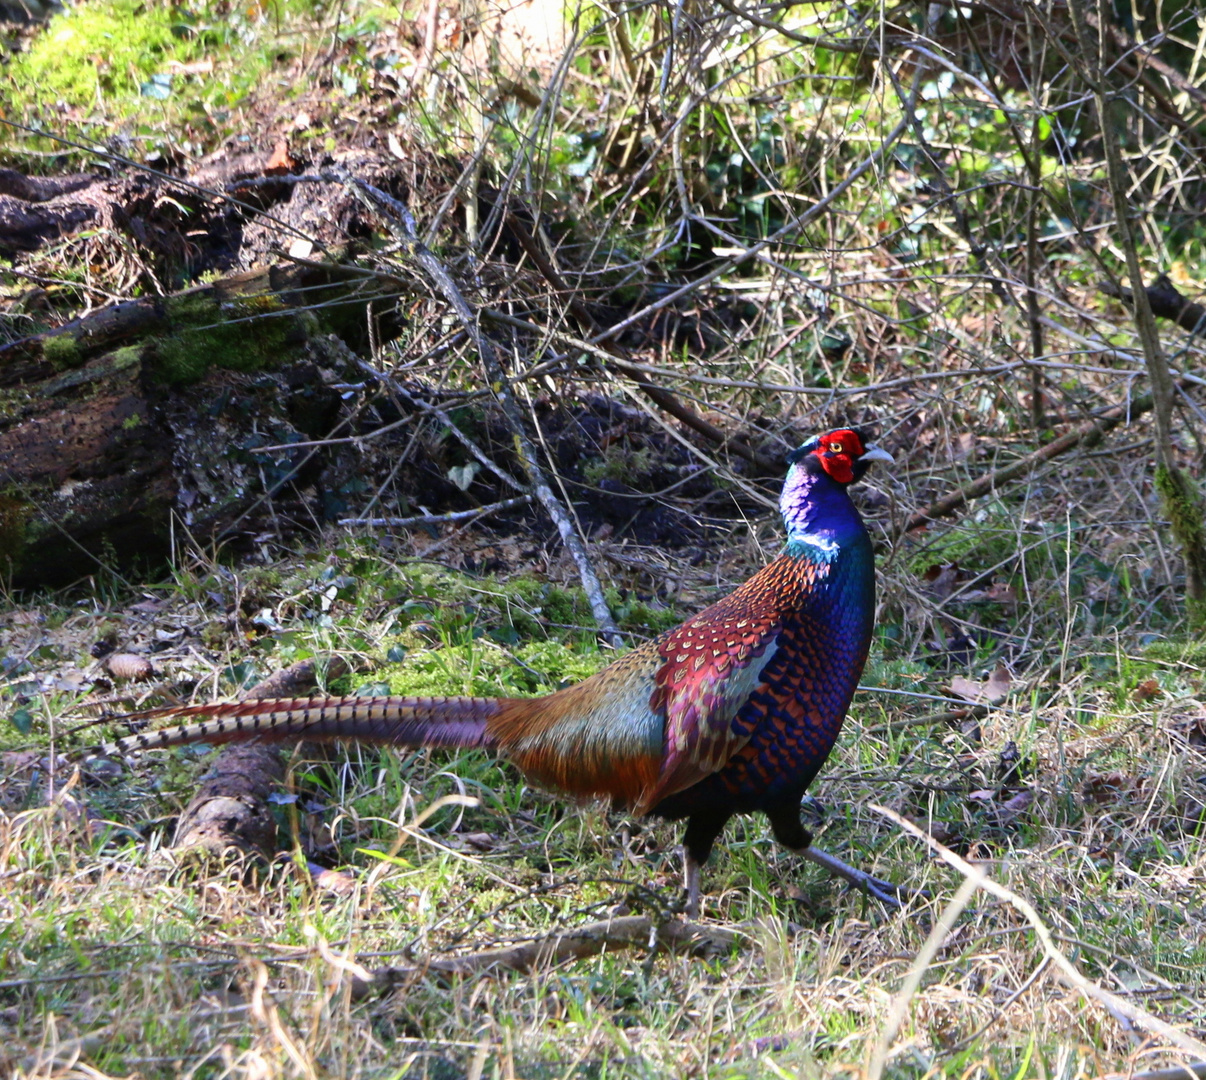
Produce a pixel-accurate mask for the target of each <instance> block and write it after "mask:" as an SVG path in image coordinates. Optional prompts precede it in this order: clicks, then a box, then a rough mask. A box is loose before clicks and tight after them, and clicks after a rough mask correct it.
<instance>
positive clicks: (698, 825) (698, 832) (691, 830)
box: [683, 814, 728, 919]
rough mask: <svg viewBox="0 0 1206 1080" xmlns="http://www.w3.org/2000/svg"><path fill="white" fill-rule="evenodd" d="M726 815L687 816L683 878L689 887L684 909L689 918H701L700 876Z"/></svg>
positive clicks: (722, 828)
mask: <svg viewBox="0 0 1206 1080" xmlns="http://www.w3.org/2000/svg"><path fill="white" fill-rule="evenodd" d="M727 820H728V815H725V816H724V817H719V818H718V817H711V816H708V817H701V816H700V815H699V814H692V815H691V816H690V817H689V818H687V831H686V832H685V833H683V878H684V884H685V885H686V887H687V906H686V908H685V909H684V910H685V912H686V915H687V918H689V919H697V918H699V876H700V871H701V870H702V869H703V864H704V863H706V862H707V861H708V856H709V855H711V854H712V845H713V844H714V843H715V842H716V837H718V836H719V835H720V834H721V832H722V831H723V830H724V823H725V822H726V821H727Z"/></svg>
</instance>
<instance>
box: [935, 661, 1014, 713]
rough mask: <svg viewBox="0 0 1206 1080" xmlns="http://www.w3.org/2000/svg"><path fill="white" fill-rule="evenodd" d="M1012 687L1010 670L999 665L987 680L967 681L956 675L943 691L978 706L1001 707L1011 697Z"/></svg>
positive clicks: (1001, 664)
mask: <svg viewBox="0 0 1206 1080" xmlns="http://www.w3.org/2000/svg"><path fill="white" fill-rule="evenodd" d="M1012 685H1013V676H1012V675H1010V674H1009V668H1007V667H1006V666H1005V665H1004V664H1003V663H998V664H997V666H996V667H995V668H994V669H993V672H992V674H991V675H989V677H988V678H987V679H984V680H979V679H965V678H964V677H963V676H962V675H956V676H955V677H954V678H953V679H951V681H950V685H949V686H946V687H944V688H943V689H944V690H945V691H946V692H947V693H950V694H954V695H955V697H961V698H963V699H964V700H965V701H970V702H973V703H974V704H976V705H999V704H1000V703H1001V702H1002V701H1004V700H1005V699H1006V698H1007V697H1008V696H1009V689H1010V687H1011V686H1012Z"/></svg>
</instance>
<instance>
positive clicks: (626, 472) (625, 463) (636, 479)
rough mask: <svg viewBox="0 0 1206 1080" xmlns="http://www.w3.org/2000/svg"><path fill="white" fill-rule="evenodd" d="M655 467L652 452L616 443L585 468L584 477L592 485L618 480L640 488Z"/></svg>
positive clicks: (583, 470)
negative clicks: (602, 481)
mask: <svg viewBox="0 0 1206 1080" xmlns="http://www.w3.org/2000/svg"><path fill="white" fill-rule="evenodd" d="M653 467H654V459H653V451H652V450H649V449H648V448H643V449H640V450H634V449H632V447H630V446H628V445H626V444H625V443H622V442H614V443H612V444H611V445H609V446H608V447H607V450H606V451H605V452H604V454H603V456H602V457H598V458H594V459H593V460H591V461H588V462H587V463H586V464H585V465H584V466H583V468H582V475H583V476H584V477H586V479H587V480H589V481H590V482H591V483H592V484H597V483H598V482H599V481H600V480H616V481H619V482H620V483H622V484H628V485H629V486H630V487H635V488H639V487H640V486H641V482H642V481H643V480H645V479H646V478H647V477H648V476H649V474H650V473H651V472H653Z"/></svg>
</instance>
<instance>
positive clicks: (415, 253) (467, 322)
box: [340, 173, 623, 646]
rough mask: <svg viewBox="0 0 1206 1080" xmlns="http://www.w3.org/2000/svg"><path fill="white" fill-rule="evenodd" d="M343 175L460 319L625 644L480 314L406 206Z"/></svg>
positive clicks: (588, 588) (599, 603)
mask: <svg viewBox="0 0 1206 1080" xmlns="http://www.w3.org/2000/svg"><path fill="white" fill-rule="evenodd" d="M340 176H341V179H342V180H343V182H344V183H345V184H346V185H347V186H348V187H349V188H350V189H351V190H352V191H354V192H356V194H357V195H358V196H359V197H360V198H361V199H362V200H363V201H364V202H365V203H367V205H369V206H370V207H372V208H373V209H375V210H377V211H378V212H379V213H381V214H382V216H383V217H384V218H385V220H386V222H387V223H388V225H389V227H390V231H391V232H393V234H394V235H395V237H397V238H398V239H399V240H401V241H403V242H404V243H405V244H406V247H407V249H408V253H409V255H410V257H411V258H412V259H414V261H415V262H416V263H418V264H419V266H421V267H422V268H423V270H424V271H426V273H427V274H428V276H429V277H430V278H431V280H432V282H433V283H434V284H435V286H436V288H437V289H438V290H439V291H440V293H441V294H442V295H443V297H444V299H445V300H447V301H448V303H449V305H451V307H452V309H453V310H454V311H455V312H456V314H457V317H458V318H459V319H460V320H461V324H462V325H463V326H464V328H465V332H466V333H467V334H468V335H469V337H470V340H472V341H473V344H474V346H475V347H476V348H477V351H478V355H479V356H480V357H481V360H482V366H483V367H484V368H485V371H486V378H487V379H488V380H489V383H490V387H491V389H492V390H493V391H494V395H495V397H496V398H497V400H498V403H499V405H500V406H501V407H502V411H503V415H504V416H505V417H506V421H507V426H508V427H510V429H511V434H512V436H513V437H514V439H515V449H516V452H517V453H518V454H519V457H520V459H521V460H522V461H523V464H524V468H525V469H526V470H527V473H528V476H529V478H530V480H531V493H532V494H533V495H534V496H535V497H536V498H537V499H538V500H539V501H540V504H541V506H543V507H544V509H545V512H546V513H547V514H548V515H549V517H551V518H552V519H553V523H554V524H555V525H556V526H557V531H558V533H560V535H561V542H562V543H563V544H565V547H566V550H567V551H569V553H570V556H571V557H572V558H573V560H574V562H575V564H576V565H577V567H578V576H579V578H580V579H581V581H582V587H583V589H584V590H585V592H586V597H587V600H588V601H589V603H590V607H591V613H592V614H593V615H594V617H595V621H596V622H597V623H598V624H599V630H600V632H601V633H602V635H603V638H604V640H606V641H607V642H608V644H610V645H612V646H616V645H619V644H621V643H622V641H623V638H622V637H621V636H620V631H619V628H618V627H617V626H616V624H615V620H614V619H613V618H612V615H611V609H610V608H609V607H608V606H607V600H606V598H605V597H604V596H603V586H602V585H601V584H600V582H599V577H598V575H597V574H596V573H595V568H594V566H593V565H592V564H591V561H590V556H589V555H588V554H587V551H586V545H585V544H584V543H583V542H582V538H581V537H580V536H579V535H578V533H577V532H576V531H575V529H574V526H573V522H572V521H571V520H570V517H569V514H568V513H567V512H566V509H565V507H564V506H562V505H561V502H560V500H559V499H558V498H557V496H556V494H554V492H553V489H552V487H551V486H550V485H549V482H548V478H547V477H546V476H545V473H544V469H543V467H542V466H541V464H540V461H539V459H538V457H537V456H536V448H535V447H534V446H533V445H532V442H531V440H530V439H529V438H528V435H527V432H526V430H525V429H524V426H523V418H522V416H521V415H520V411H519V406H518V404H517V402H516V400H515V395H514V392H513V391H512V390H511V383H510V380H509V379H508V378H507V376H506V373H505V372H504V371H503V369H502V365H501V364H500V363H499V360H498V354H497V352H496V351H495V349H494V344H493V342H491V341H490V339H489V338H488V337H486V335H485V334H483V333H482V331H481V327H480V325H479V323H478V317H477V315H476V314H475V313H474V311H473V309H472V308H470V306H469V304H468V303H467V302H466V300H465V298H464V296H462V295H461V291H460V289H458V288H457V286H456V283H455V282H454V281H453V280H452V277H451V275H449V273H448V271H447V270H446V269H445V268H444V265H443V263H441V262H440V260H439V259H437V258H436V257H435V255H434V254H433V253H432V252H431V250H430V249H429V248H428V247H427V246H426V245H425V244H424V243H423V242H422V241H421V240H420V239H419V238H418V235H417V233H416V231H415V227H414V221H413V220H412V218H411V216H410V212H409V211H408V210H407V209H406V207H405V206H403V205H402V204H401V203H399V202H398V201H397V200H396V199H394V198H392V197H391V196H389V195H387V194H386V193H385V192H384V191H381V190H380V189H379V188H376V187H374V186H373V185H372V184H370V183H368V182H367V181H364V180H361V179H359V178H358V177H353V176H351V175H350V174H347V173H342V174H340Z"/></svg>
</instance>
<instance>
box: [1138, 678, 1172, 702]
mask: <svg viewBox="0 0 1206 1080" xmlns="http://www.w3.org/2000/svg"><path fill="white" fill-rule="evenodd" d="M1162 693H1164V691H1163V690H1161V689H1160V684H1159V683H1158V682H1156V680H1155V679H1145V680H1144V681H1143V682H1141V683H1140V684H1139V685H1138V686H1136V687H1135V689H1134V690H1132V691H1131V700H1132V701H1151V699H1152V698H1157V697H1159V696H1160V695H1161V694H1162Z"/></svg>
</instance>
